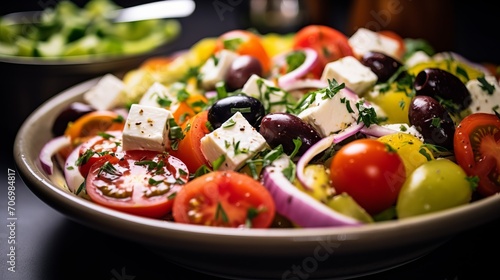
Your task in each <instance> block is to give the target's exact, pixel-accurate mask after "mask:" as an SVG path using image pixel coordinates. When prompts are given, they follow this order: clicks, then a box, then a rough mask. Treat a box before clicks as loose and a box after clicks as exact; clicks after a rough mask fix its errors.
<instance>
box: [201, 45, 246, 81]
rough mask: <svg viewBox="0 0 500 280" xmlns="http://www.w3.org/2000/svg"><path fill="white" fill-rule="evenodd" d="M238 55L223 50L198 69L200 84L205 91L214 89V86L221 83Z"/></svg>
mask: <svg viewBox="0 0 500 280" xmlns="http://www.w3.org/2000/svg"><path fill="white" fill-rule="evenodd" d="M237 57H238V54H237V53H235V52H233V51H230V50H226V49H223V50H221V51H220V52H218V53H217V54H216V55H215V56H214V57H211V58H209V59H208V60H207V61H206V62H205V64H203V65H202V66H201V68H200V76H201V84H202V86H203V87H204V88H206V89H213V88H215V84H216V83H217V82H219V81H223V80H224V78H225V76H226V73H227V71H228V69H229V67H230V66H231V64H232V63H233V61H234V59H236V58H237Z"/></svg>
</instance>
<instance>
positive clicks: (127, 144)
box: [122, 104, 173, 152]
mask: <svg viewBox="0 0 500 280" xmlns="http://www.w3.org/2000/svg"><path fill="white" fill-rule="evenodd" d="M171 118H173V116H172V114H171V112H170V111H169V110H167V109H164V108H158V107H152V106H145V105H139V104H132V106H131V107H130V111H129V114H128V116H127V120H126V122H125V127H124V128H123V136H122V137H123V140H122V141H123V143H122V145H123V150H150V151H157V152H163V151H165V150H166V149H168V148H169V147H170V141H169V139H168V133H169V129H170V127H169V119H171Z"/></svg>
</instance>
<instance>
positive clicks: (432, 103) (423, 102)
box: [408, 95, 455, 149]
mask: <svg viewBox="0 0 500 280" xmlns="http://www.w3.org/2000/svg"><path fill="white" fill-rule="evenodd" d="M408 118H409V121H410V124H411V125H414V126H415V128H416V129H417V130H418V131H419V132H420V133H421V134H422V136H423V137H424V141H425V142H427V143H430V144H434V145H438V146H442V147H445V148H447V149H453V135H454V134H455V123H454V122H453V119H452V118H451V117H450V114H449V113H448V111H447V110H446V109H445V108H444V107H443V106H442V105H441V104H440V103H439V102H438V101H437V100H436V99H434V98H433V97H430V96H425V95H417V96H415V97H414V98H413V99H412V101H411V103H410V107H409V108H408Z"/></svg>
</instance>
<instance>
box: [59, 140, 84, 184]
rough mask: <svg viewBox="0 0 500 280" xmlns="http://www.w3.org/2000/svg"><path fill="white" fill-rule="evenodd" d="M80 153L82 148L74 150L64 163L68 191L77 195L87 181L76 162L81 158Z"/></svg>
mask: <svg viewBox="0 0 500 280" xmlns="http://www.w3.org/2000/svg"><path fill="white" fill-rule="evenodd" d="M79 151H80V147H77V148H76V149H74V150H73V151H72V152H71V153H70V154H69V156H68V158H67V159H66V162H65V163H64V178H65V180H66V184H67V185H68V189H69V190H70V191H71V192H72V193H76V192H77V191H78V188H79V187H80V185H81V184H82V183H83V182H84V181H85V178H84V177H83V176H82V174H81V173H80V170H79V169H78V166H77V165H76V161H77V160H78V157H79V156H80V153H79Z"/></svg>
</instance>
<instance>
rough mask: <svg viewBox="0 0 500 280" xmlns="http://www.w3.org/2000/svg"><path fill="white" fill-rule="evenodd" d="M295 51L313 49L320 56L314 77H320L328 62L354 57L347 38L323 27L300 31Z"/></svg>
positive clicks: (313, 26) (311, 27) (310, 26)
mask: <svg viewBox="0 0 500 280" xmlns="http://www.w3.org/2000/svg"><path fill="white" fill-rule="evenodd" d="M293 48H294V49H301V48H312V49H314V50H316V52H317V53H318V56H319V63H317V64H316V67H315V68H314V70H313V71H312V72H313V75H314V76H316V77H320V76H321V73H322V72H323V69H324V68H325V66H326V64H327V63H328V62H331V61H334V60H337V59H339V58H342V57H344V56H349V55H353V51H352V48H351V46H350V45H349V41H348V38H347V36H345V35H344V34H343V33H342V32H340V31H338V30H336V29H334V28H332V27H329V26H323V25H308V26H306V27H304V28H302V29H300V30H299V31H298V32H297V33H296V34H295V37H294V42H293Z"/></svg>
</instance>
